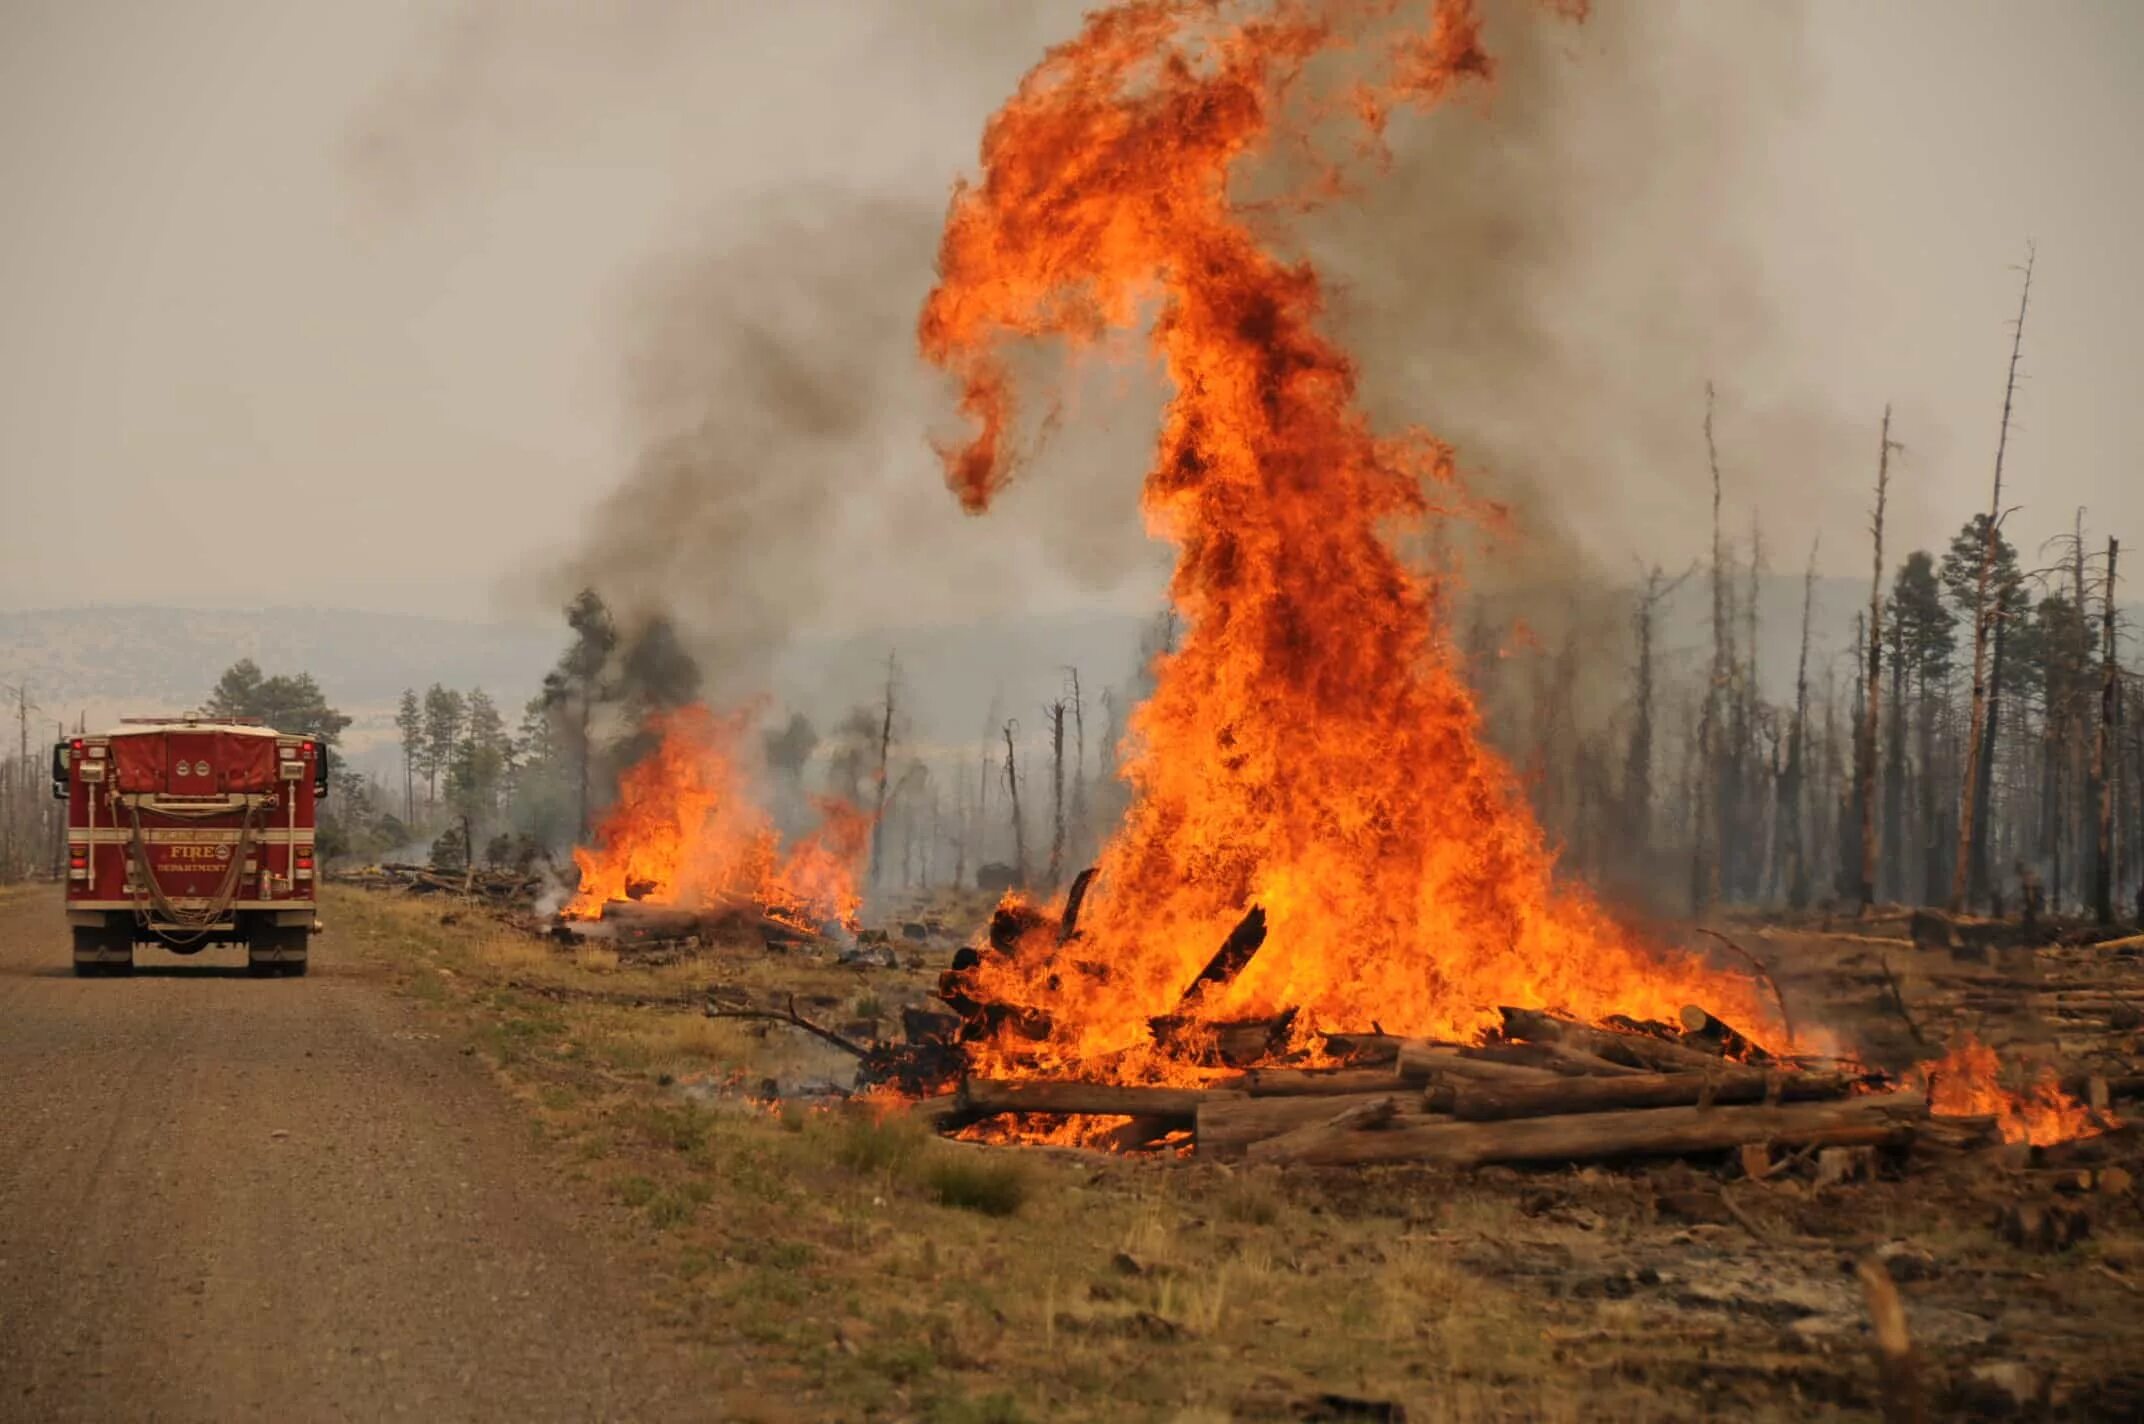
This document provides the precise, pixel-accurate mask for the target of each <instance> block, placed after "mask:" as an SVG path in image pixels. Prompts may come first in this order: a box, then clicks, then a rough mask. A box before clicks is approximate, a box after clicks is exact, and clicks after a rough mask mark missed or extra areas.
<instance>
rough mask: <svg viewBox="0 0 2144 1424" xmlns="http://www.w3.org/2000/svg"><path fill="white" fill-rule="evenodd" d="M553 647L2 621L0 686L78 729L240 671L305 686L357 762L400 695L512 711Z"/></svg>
mask: <svg viewBox="0 0 2144 1424" xmlns="http://www.w3.org/2000/svg"><path fill="white" fill-rule="evenodd" d="M561 643H562V638H561V636H560V635H559V634H558V633H556V632H553V631H550V630H548V629H527V628H512V627H503V626H495V625H490V624H483V623H464V622H456V621H454V620H452V619H445V618H425V617H418V616H413V615H409V614H399V613H362V612H356V611H354V610H350V609H338V608H266V609H261V610H258V611H251V612H235V611H228V610H202V609H184V608H151V607H113V608H52V609H32V610H28V611H20V612H4V611H0V682H7V683H23V684H26V685H27V686H28V687H29V689H30V696H31V698H32V699H33V700H34V701H35V702H36V703H37V704H38V706H39V707H40V708H41V709H42V713H41V720H42V721H43V722H44V723H45V725H46V727H47V729H49V727H50V724H51V723H52V722H55V721H64V722H65V723H67V724H68V725H69V726H72V725H74V722H75V720H76V718H77V717H78V716H86V717H87V719H88V721H89V722H90V724H91V725H93V726H94V725H96V724H99V723H103V722H110V721H111V720H113V719H114V718H117V717H121V716H131V715H137V714H144V713H158V712H172V711H182V710H185V709H187V708H191V707H196V706H199V705H200V703H201V700H202V698H204V697H206V696H207V695H208V690H209V687H210V685H211V684H213V683H214V682H215V680H216V677H217V675H218V674H219V673H221V672H222V671H223V669H225V668H226V667H229V666H230V665H231V664H232V663H234V662H236V661H238V659H240V658H251V659H253V660H254V661H255V662H257V663H259V664H260V665H261V667H262V668H264V669H265V670H267V671H268V672H271V673H276V672H292V673H294V672H309V673H311V674H312V675H313V676H314V677H315V678H316V679H318V680H319V682H320V685H321V688H322V689H323V690H324V691H325V692H326V693H327V697H328V701H329V702H330V703H332V704H334V705H335V706H337V707H339V708H341V709H342V710H343V711H344V712H347V713H349V714H350V715H351V716H352V717H354V718H355V719H356V721H355V723H354V724H353V725H352V727H351V729H350V732H349V734H348V736H349V739H350V742H351V744H352V746H353V747H354V748H357V749H362V748H363V747H364V746H365V744H366V743H367V742H369V741H372V740H375V739H377V737H378V736H379V735H380V734H381V732H382V731H383V730H384V729H391V727H392V722H393V716H394V706H395V701H396V699H397V698H398V697H400V696H401V693H402V689H403V688H405V687H410V686H416V687H423V686H425V685H427V684H428V683H432V682H444V683H447V684H449V685H451V686H455V687H471V686H483V687H486V688H491V689H495V690H496V691H498V692H499V694H500V696H501V700H502V701H503V702H506V703H507V704H508V705H509V706H510V707H512V706H518V704H519V702H520V701H521V700H522V699H524V698H526V697H527V696H528V695H529V694H530V693H531V692H533V691H534V690H535V687H536V684H537V682H538V681H539V680H540V679H541V678H542V676H543V673H544V670H545V669H546V668H547V667H549V666H550V665H551V662H552V660H553V659H555V658H556V657H557V656H558V649H559V647H560V645H561Z"/></svg>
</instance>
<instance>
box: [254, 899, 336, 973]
mask: <svg viewBox="0 0 2144 1424" xmlns="http://www.w3.org/2000/svg"><path fill="white" fill-rule="evenodd" d="M318 927H319V922H318V921H317V920H315V919H314V918H313V912H312V911H311V910H309V909H308V910H276V911H273V912H270V913H267V914H263V915H260V916H258V917H257V918H256V919H255V920H254V921H253V923H252V925H251V927H250V928H249V929H248V931H247V933H246V967H247V969H249V970H251V971H252V972H253V973H254V974H257V975H262V976H267V975H272V974H282V975H289V976H292V977H296V976H299V975H302V974H304V973H305V969H306V949H307V947H308V945H309V944H310V942H311V940H312V935H313V931H314V930H315V929H317V928H318Z"/></svg>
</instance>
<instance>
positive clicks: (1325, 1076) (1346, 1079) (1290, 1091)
mask: <svg viewBox="0 0 2144 1424" xmlns="http://www.w3.org/2000/svg"><path fill="white" fill-rule="evenodd" d="M1225 1086H1227V1087H1231V1088H1234V1089H1236V1090H1238V1091H1239V1092H1243V1093H1247V1094H1249V1095H1250V1096H1251V1097H1254V1098H1308V1097H1319V1098H1329V1097H1337V1096H1345V1095H1354V1094H1361V1093H1397V1092H1401V1091H1403V1090H1404V1089H1405V1088H1406V1087H1407V1082H1406V1080H1405V1079H1404V1078H1402V1077H1400V1075H1399V1074H1398V1073H1396V1072H1394V1071H1393V1070H1391V1069H1389V1068H1253V1069H1251V1070H1250V1071H1249V1072H1247V1073H1245V1074H1244V1075H1243V1076H1241V1077H1240V1078H1233V1079H1230V1080H1229V1081H1228V1082H1227V1083H1226V1084H1225Z"/></svg>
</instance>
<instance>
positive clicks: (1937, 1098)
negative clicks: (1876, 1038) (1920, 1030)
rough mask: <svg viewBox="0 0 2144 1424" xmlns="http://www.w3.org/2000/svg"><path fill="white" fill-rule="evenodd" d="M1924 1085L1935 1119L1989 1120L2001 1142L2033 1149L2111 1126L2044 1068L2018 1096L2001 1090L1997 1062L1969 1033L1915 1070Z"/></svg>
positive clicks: (2050, 1069)
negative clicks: (2020, 1143)
mask: <svg viewBox="0 0 2144 1424" xmlns="http://www.w3.org/2000/svg"><path fill="white" fill-rule="evenodd" d="M1920 1072H1921V1077H1922V1078H1923V1079H1924V1080H1925V1081H1926V1082H1927V1084H1928V1110H1929V1111H1930V1112H1932V1113H1934V1114H1935V1115H1936V1116H1938V1117H1992V1118H1994V1119H1995V1125H1996V1127H1997V1129H1998V1130H2000V1131H2001V1133H2002V1135H2003V1141H2005V1142H2029V1143H2031V1144H2032V1145H2033V1146H2035V1147H2044V1146H2046V1145H2048V1144H2049V1143H2054V1142H2067V1141H2069V1140H2070V1139H2071V1138H2075V1137H2096V1136H2098V1135H2099V1134H2100V1133H2102V1132H2104V1131H2106V1130H2107V1128H2108V1126H2110V1125H2112V1119H2107V1120H2105V1121H2102V1120H2101V1119H2100V1118H2098V1117H2095V1116H2094V1115H2093V1113H2092V1111H2091V1109H2089V1108H2087V1107H2086V1106H2085V1105H2084V1104H2083V1103H2080V1102H2078V1101H2077V1100H2076V1099H2075V1098H2073V1097H2071V1096H2070V1095H2069V1094H2068V1093H2065V1092H2063V1091H2062V1088H2061V1085H2060V1084H2059V1083H2058V1082H2057V1081H2056V1078H2055V1070H2054V1069H2052V1068H2050V1067H2048V1066H2047V1065H2045V1064H2042V1065H2040V1071H2039V1072H2038V1074H2036V1075H2035V1076H2034V1078H2033V1081H2032V1082H2031V1083H2030V1084H2029V1085H2027V1086H2026V1088H2025V1089H2024V1091H2022V1092H2012V1091H2010V1090H2009V1089H2008V1088H2005V1087H2004V1086H2003V1084H2002V1060H2001V1059H2000V1058H1999V1057H1997V1056H1996V1053H1995V1050H1994V1049H1992V1048H1990V1047H1988V1046H1987V1045H1986V1044H1984V1043H1982V1042H1981V1041H1980V1040H1979V1039H1978V1038H1976V1037H1975V1036H1974V1035H1972V1034H1971V1033H1967V1034H1963V1035H1961V1036H1960V1037H1959V1039H1958V1040H1957V1041H1956V1042H1955V1043H1953V1044H1952V1045H1951V1047H1950V1052H1948V1053H1946V1054H1944V1055H1943V1056H1942V1057H1941V1058H1939V1059H1937V1060H1935V1061H1934V1062H1932V1063H1923V1064H1922V1065H1921V1066H1920Z"/></svg>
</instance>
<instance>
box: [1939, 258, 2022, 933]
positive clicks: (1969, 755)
mask: <svg viewBox="0 0 2144 1424" xmlns="http://www.w3.org/2000/svg"><path fill="white" fill-rule="evenodd" d="M2034 256H2035V254H2034V253H2033V250H2032V248H2031V247H2030V246H2027V247H2026V249H2025V281H2024V287H2023V289H2022V290H2021V291H2020V292H2019V294H2018V300H2017V321H2016V323H2015V324H2014V325H2013V326H2012V328H2011V336H2010V376H2009V379H2008V381H2006V382H2005V384H2004V386H2003V418H2002V424H2001V426H2000V427H1999V429H1998V431H1997V434H1996V437H1995V479H1994V484H1993V486H1992V488H1991V492H1990V494H1989V496H1988V522H1987V527H1986V528H1985V529H1984V530H1983V531H1982V534H1981V540H1980V572H1979V575H1978V576H1977V577H1976V579H1975V580H1974V596H1973V706H1972V715H1971V716H1970V718H1969V719H1968V721H1967V730H1966V739H1965V777H1964V781H1963V783H1962V784H1961V786H1960V788H1959V792H1958V859H1957V863H1956V864H1954V865H1953V866H1952V867H1951V876H1950V908H1951V912H1952V913H1953V914H1955V913H1958V912H1960V911H1963V910H1964V909H1965V902H1966V894H1967V890H1968V888H1969V887H1970V885H1971V883H1972V882H1971V875H1972V854H1973V843H1974V836H1975V827H1976V823H1977V821H1978V819H1979V818H1980V817H1981V816H1983V815H1985V814H1986V807H1985V806H1983V805H1982V804H1981V803H1982V798H1981V795H1980V787H1981V773H1982V770H1983V768H1982V765H1981V764H1982V762H1983V760H1984V759H1985V758H1986V757H1987V751H1988V749H1987V747H1986V746H1985V745H1984V741H1985V737H1986V733H1987V726H1988V720H1989V719H1988V647H1989V639H1990V635H1991V633H1992V632H1993V626H1994V622H1995V610H1994V609H1991V608H1990V607H1989V606H1988V582H1989V579H1990V577H1991V576H1992V574H1993V573H1994V569H1995V549H1996V540H1997V539H1999V538H2000V537H2001V534H2000V529H2001V525H2002V518H2003V455H2004V454H2005V453H2006V452H2007V451H2008V449H2009V445H2010V413H2011V410H2012V409H2013V407H2014V405H2015V402H2016V399H2017V365H2018V359H2019V357H2020V356H2022V355H2023V354H2024V349H2025V309H2026V306H2027V304H2029V303H2030V302H2031V300H2032V265H2033V260H2034Z"/></svg>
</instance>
